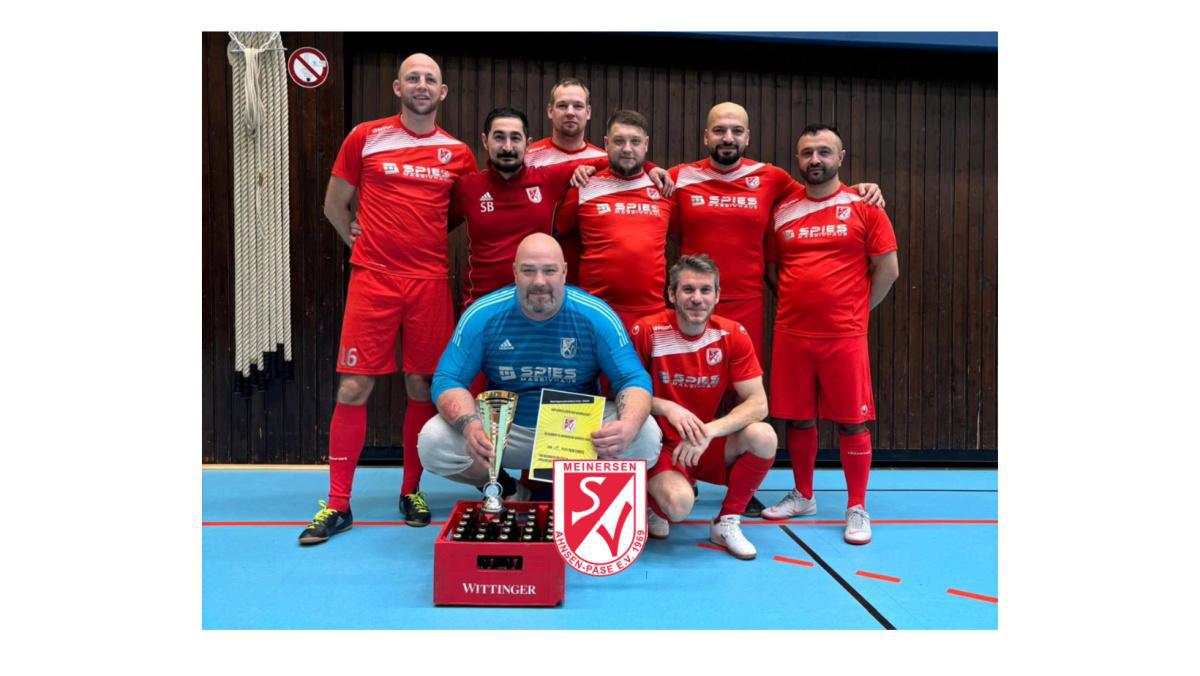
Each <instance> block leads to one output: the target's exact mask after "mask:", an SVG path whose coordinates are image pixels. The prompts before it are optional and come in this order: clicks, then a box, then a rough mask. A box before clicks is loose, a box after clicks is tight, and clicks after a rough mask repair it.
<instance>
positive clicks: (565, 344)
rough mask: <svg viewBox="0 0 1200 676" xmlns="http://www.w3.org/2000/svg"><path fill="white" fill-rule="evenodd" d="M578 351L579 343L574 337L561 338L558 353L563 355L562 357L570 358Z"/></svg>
mask: <svg viewBox="0 0 1200 676" xmlns="http://www.w3.org/2000/svg"><path fill="white" fill-rule="evenodd" d="M578 351H579V343H577V342H575V339H574V338H563V339H562V346H561V347H560V348H559V350H558V353H559V354H561V355H562V356H563V359H571V358H572V357H574V356H575V353H576V352H578Z"/></svg>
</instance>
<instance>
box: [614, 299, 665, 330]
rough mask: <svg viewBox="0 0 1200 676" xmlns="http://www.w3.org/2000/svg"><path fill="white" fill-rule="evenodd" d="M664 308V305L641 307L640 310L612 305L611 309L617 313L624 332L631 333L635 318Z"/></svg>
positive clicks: (635, 321)
mask: <svg viewBox="0 0 1200 676" xmlns="http://www.w3.org/2000/svg"><path fill="white" fill-rule="evenodd" d="M610 307H611V306H610ZM666 308H667V306H666V305H660V306H659V307H649V308H642V309H640V310H618V309H617V308H615V307H614V308H613V309H612V311H613V312H615V313H617V317H618V318H619V319H620V320H621V325H622V326H624V327H625V333H627V334H629V335H633V325H634V324H636V323H637V320H639V319H641V318H642V317H645V316H647V315H652V314H654V313H655V312H660V311H662V310H665V309H666Z"/></svg>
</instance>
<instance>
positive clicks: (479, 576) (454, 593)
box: [433, 500, 566, 606]
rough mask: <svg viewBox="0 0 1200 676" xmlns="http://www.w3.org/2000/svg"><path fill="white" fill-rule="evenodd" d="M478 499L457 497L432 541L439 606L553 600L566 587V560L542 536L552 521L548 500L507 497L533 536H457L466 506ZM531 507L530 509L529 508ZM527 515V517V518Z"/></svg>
mask: <svg viewBox="0 0 1200 676" xmlns="http://www.w3.org/2000/svg"><path fill="white" fill-rule="evenodd" d="M480 504H481V503H480V502H478V501H471V500H460V501H459V502H458V504H456V505H455V506H454V511H453V512H451V514H450V518H449V519H447V520H446V525H445V526H443V527H442V532H441V533H438V538H437V541H436V542H434V543H433V603H434V605H438V606H556V605H559V604H560V603H562V600H563V594H564V591H565V587H566V580H565V576H566V564H564V563H563V560H562V558H561V557H559V555H558V552H556V551H555V550H554V541H553V540H543V539H542V534H543V533H544V532H545V529H546V528H547V526H553V523H551V521H552V518H551V516H550V512H549V510H550V503H548V502H506V503H505V505H504V506H505V507H506V508H507V509H508V510H509V511H510V512H512V513H514V514H516V515H523V516H525V517H526V518H528V519H529V521H530V522H533V523H534V524H535V526H534V532H535V535H534V540H533V541H532V542H522V541H519V540H518V541H515V542H492V541H485V542H476V541H474V540H471V541H467V540H462V541H456V540H454V539H453V536H454V533H455V529H456V528H457V527H458V524H459V521H460V520H461V519H462V517H463V515H464V514H467V508H472V510H473V512H474V513H479V512H480ZM530 510H533V511H532V513H531V512H530ZM530 517H532V518H530Z"/></svg>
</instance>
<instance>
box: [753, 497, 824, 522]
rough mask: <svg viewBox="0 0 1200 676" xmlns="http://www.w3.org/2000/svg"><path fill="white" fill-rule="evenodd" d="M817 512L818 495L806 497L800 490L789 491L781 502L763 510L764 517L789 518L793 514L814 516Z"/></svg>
mask: <svg viewBox="0 0 1200 676" xmlns="http://www.w3.org/2000/svg"><path fill="white" fill-rule="evenodd" d="M816 513H817V496H816V495H815V494H814V495H813V496H812V497H811V498H805V497H804V496H803V495H800V491H788V494H787V495H785V496H783V499H782V500H780V501H779V504H777V505H774V506H772V507H768V508H766V509H764V510H763V511H762V516H763V518H764V519H787V518H790V517H793V516H812V515H813V514H816Z"/></svg>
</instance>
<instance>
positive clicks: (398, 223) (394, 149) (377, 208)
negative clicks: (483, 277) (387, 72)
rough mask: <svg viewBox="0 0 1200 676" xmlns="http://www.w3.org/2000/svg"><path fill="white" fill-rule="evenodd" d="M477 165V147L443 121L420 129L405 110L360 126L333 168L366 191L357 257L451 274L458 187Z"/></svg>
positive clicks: (389, 269)
mask: <svg viewBox="0 0 1200 676" xmlns="http://www.w3.org/2000/svg"><path fill="white" fill-rule="evenodd" d="M476 171H478V168H477V167H476V165H475V155H474V154H473V153H472V152H471V149H470V148H469V147H467V145H466V144H464V143H463V142H462V141H459V140H458V139H456V138H454V137H452V136H450V135H449V134H447V133H446V132H445V131H443V130H442V128H441V127H437V128H435V129H434V130H433V131H432V132H430V133H428V134H415V133H413V132H411V131H409V130H408V129H407V128H405V126H404V125H403V123H401V121H400V116H399V115H393V116H392V117H387V118H383V119H380V120H372V121H370V122H363V123H362V124H360V125H358V126H356V127H355V128H354V129H353V130H352V131H351V132H350V135H349V136H347V137H346V140H345V141H343V142H342V149H341V150H340V151H339V152H338V156H337V160H336V161H335V162H334V164H333V175H334V176H337V177H339V178H341V179H343V180H345V181H346V182H347V183H349V184H350V185H352V186H354V187H355V188H356V189H357V190H358V223H359V225H360V226H361V227H362V234H361V235H359V237H358V239H356V240H355V242H354V247H353V250H352V253H351V255H350V262H351V263H353V264H354V265H360V266H362V267H365V268H370V269H372V270H379V271H381V272H386V273H389V274H393V275H399V276H402V277H412V278H420V279H445V278H446V277H448V276H449V269H450V266H449V260H448V254H447V248H448V239H447V228H446V226H447V222H448V219H447V214H448V213H449V206H450V190H451V188H452V187H453V186H454V183H455V182H456V181H457V180H458V179H459V178H460V177H462V176H464V175H466V174H471V173H474V172H476Z"/></svg>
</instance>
